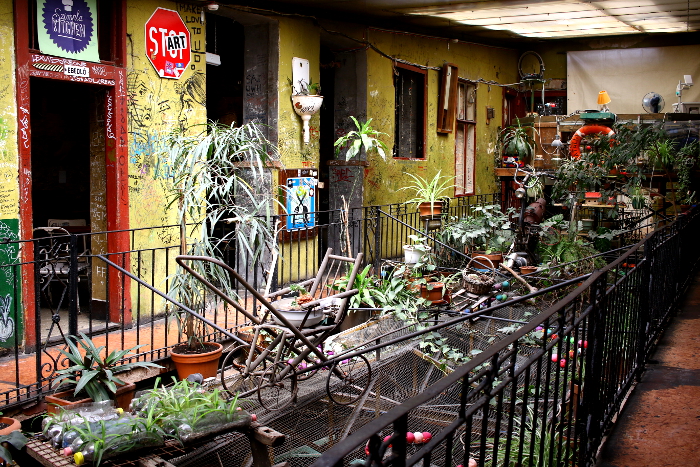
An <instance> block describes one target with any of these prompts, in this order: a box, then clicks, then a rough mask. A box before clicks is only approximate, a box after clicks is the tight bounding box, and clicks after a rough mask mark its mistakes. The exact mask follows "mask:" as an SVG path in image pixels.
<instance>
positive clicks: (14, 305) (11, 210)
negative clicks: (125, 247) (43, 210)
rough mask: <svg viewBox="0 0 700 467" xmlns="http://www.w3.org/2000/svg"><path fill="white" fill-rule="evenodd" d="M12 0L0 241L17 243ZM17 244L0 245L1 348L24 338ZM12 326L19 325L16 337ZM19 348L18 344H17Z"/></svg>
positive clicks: (1, 97)
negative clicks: (0, 239)
mask: <svg viewBox="0 0 700 467" xmlns="http://www.w3.org/2000/svg"><path fill="white" fill-rule="evenodd" d="M13 24H14V17H13V9H12V0H0V238H7V239H12V240H18V239H19V197H18V196H19V184H18V181H17V174H18V171H19V166H18V159H17V103H16V100H15V42H14V27H13ZM18 262H19V247H18V245H17V244H7V245H0V265H2V266H4V267H1V268H0V347H2V348H13V347H14V346H15V341H16V339H17V336H20V337H19V340H20V341H21V336H23V335H24V317H23V314H22V307H21V306H20V303H21V300H22V298H21V297H22V288H21V280H20V271H19V267H18V266H8V265H13V264H17V263H18ZM15 323H16V324H17V325H18V327H17V333H16V334H15ZM20 345H21V342H20Z"/></svg>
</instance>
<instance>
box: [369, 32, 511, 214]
mask: <svg viewBox="0 0 700 467" xmlns="http://www.w3.org/2000/svg"><path fill="white" fill-rule="evenodd" d="M366 35H367V40H369V42H371V43H372V44H373V45H374V46H375V47H377V48H378V49H379V50H381V51H382V52H384V53H385V54H387V55H389V56H393V57H396V58H399V59H402V60H405V61H407V62H410V63H413V64H420V65H424V66H427V67H437V68H440V67H442V65H443V63H444V62H450V63H454V64H456V65H457V66H458V67H459V76H460V77H461V78H467V79H470V80H478V79H483V80H486V81H495V82H498V83H502V84H507V83H513V82H515V81H517V59H518V54H517V52H516V51H515V50H510V49H503V48H495V47H486V46H481V45H476V44H470V43H463V42H460V43H450V42H447V41H445V40H443V39H436V38H429V37H424V36H415V35H409V34H398V33H392V32H386V31H377V30H373V29H370V30H368V31H367V33H366ZM367 62H368V66H367V69H368V76H367V81H368V89H367V94H368V95H367V99H368V110H367V117H368V118H372V119H373V120H372V125H373V127H374V128H375V129H377V130H379V131H382V132H384V133H387V134H388V135H389V136H385V137H384V141H385V142H386V143H387V144H388V145H389V146H390V147H391V146H393V142H394V141H393V139H394V109H395V99H394V82H393V79H394V78H393V69H392V62H391V61H390V60H389V59H387V58H386V57H384V56H382V55H380V54H378V53H376V52H373V51H372V50H369V51H368V52H367ZM439 85H440V72H439V71H437V70H432V69H431V70H429V71H428V91H427V92H428V117H427V118H428V121H427V153H426V156H427V157H426V158H425V159H424V160H396V159H389V160H387V161H386V162H385V161H383V160H382V159H381V158H380V157H379V156H377V155H376V154H374V155H371V159H370V166H369V168H368V169H367V171H366V175H367V178H366V181H365V204H386V203H395V202H402V201H404V200H406V199H407V198H408V197H409V193H408V192H407V191H399V190H400V188H401V187H403V186H405V185H406V184H407V183H408V182H409V181H410V178H409V177H407V176H406V175H405V173H407V172H408V173H413V174H415V175H419V176H422V177H426V178H432V177H433V176H434V175H435V174H436V173H437V172H438V170H442V174H443V175H454V135H453V134H449V135H442V134H438V133H437V131H436V124H437V110H436V106H437V100H438V90H439ZM502 96H503V91H502V88H501V87H498V86H495V85H492V86H489V85H487V84H483V83H480V84H478V88H477V101H476V106H477V107H476V108H477V139H476V173H475V183H476V193H477V194H483V193H492V192H494V191H497V190H498V186H497V184H496V179H495V177H494V174H493V168H494V157H495V154H494V143H495V140H496V137H497V134H498V128H499V126H500V123H501V119H500V116H501V114H502V107H503V97H502ZM486 106H491V107H493V108H494V109H495V115H496V118H494V119H493V120H491V124H490V125H487V124H486ZM450 194H452V193H450Z"/></svg>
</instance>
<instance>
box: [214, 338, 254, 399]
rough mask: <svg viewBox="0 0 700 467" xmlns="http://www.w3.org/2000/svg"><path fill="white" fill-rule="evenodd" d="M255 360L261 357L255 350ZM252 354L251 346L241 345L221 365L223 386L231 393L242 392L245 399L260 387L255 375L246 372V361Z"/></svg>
mask: <svg viewBox="0 0 700 467" xmlns="http://www.w3.org/2000/svg"><path fill="white" fill-rule="evenodd" d="M254 352H255V354H254V355H253V360H255V358H256V357H257V356H258V355H259V351H258V350H257V349H255V350H254ZM249 353H250V346H247V345H239V346H238V347H235V348H234V349H233V350H231V351H230V352H229V353H228V355H226V358H224V361H223V363H222V364H221V385H222V386H223V387H224V389H226V390H227V391H228V392H229V393H231V394H235V393H237V392H240V393H241V395H243V396H244V397H245V396H246V395H250V394H252V393H253V392H254V391H255V390H256V389H257V387H258V381H257V378H256V376H255V375H254V374H253V373H248V372H247V371H246V360H247V358H248V355H249Z"/></svg>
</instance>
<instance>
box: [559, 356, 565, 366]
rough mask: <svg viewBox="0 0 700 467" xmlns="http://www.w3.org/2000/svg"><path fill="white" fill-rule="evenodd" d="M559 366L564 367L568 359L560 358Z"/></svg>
mask: <svg viewBox="0 0 700 467" xmlns="http://www.w3.org/2000/svg"><path fill="white" fill-rule="evenodd" d="M559 366H560V367H562V368H564V367H565V366H566V359H565V358H562V359H561V360H559Z"/></svg>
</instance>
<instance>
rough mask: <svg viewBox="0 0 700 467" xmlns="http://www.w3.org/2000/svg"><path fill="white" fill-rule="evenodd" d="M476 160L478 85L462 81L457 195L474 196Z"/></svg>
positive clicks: (458, 87)
mask: <svg viewBox="0 0 700 467" xmlns="http://www.w3.org/2000/svg"><path fill="white" fill-rule="evenodd" d="M475 158H476V85H474V84H472V83H469V82H467V81H462V80H460V82H459V84H458V85H457V124H456V134H455V179H456V180H455V185H456V187H455V195H456V196H466V195H471V194H474V162H475Z"/></svg>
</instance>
